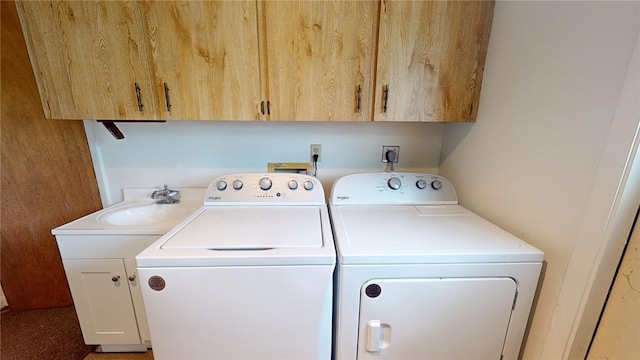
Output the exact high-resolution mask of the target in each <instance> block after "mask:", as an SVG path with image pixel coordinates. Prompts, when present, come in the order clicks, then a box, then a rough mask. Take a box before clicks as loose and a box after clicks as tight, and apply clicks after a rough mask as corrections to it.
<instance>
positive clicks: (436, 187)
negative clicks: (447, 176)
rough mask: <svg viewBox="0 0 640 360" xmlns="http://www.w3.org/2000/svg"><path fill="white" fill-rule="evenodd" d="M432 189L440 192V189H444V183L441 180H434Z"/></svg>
mask: <svg viewBox="0 0 640 360" xmlns="http://www.w3.org/2000/svg"><path fill="white" fill-rule="evenodd" d="M431 188H432V189H433V190H440V189H442V181H440V180H433V181H432V182H431Z"/></svg>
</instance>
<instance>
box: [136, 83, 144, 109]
mask: <svg viewBox="0 0 640 360" xmlns="http://www.w3.org/2000/svg"><path fill="white" fill-rule="evenodd" d="M134 84H135V86H136V98H138V110H140V112H142V109H143V108H144V105H143V104H142V96H141V95H140V85H138V83H134Z"/></svg>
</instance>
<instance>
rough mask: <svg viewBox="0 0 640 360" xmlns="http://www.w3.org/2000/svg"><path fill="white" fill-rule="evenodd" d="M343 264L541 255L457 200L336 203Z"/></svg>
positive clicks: (336, 232) (520, 258) (513, 259)
mask: <svg viewBox="0 0 640 360" xmlns="http://www.w3.org/2000/svg"><path fill="white" fill-rule="evenodd" d="M331 215H332V219H333V222H334V236H335V242H336V247H337V249H338V257H339V260H340V262H342V263H343V264H415V263H463V262H464V263H469V262H474V263H477V262H523V261H542V257H543V254H542V252H541V251H539V250H538V249H536V248H534V247H533V246H531V245H529V244H527V243H525V242H524V241H522V240H520V239H518V238H516V237H515V236H513V235H511V234H509V233H508V232H506V231H504V230H502V229H500V228H498V227H497V226H495V225H493V224H492V223H490V222H488V221H486V220H484V219H483V218H481V217H479V216H477V215H475V214H473V213H472V212H470V211H468V210H466V209H465V208H463V207H461V206H459V205H427V206H424V205H423V206H414V205H395V206H393V205H392V206H380V205H379V206H332V207H331Z"/></svg>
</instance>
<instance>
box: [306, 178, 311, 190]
mask: <svg viewBox="0 0 640 360" xmlns="http://www.w3.org/2000/svg"><path fill="white" fill-rule="evenodd" d="M304 189H305V190H313V183H312V182H311V181H309V180H307V181H305V182H304Z"/></svg>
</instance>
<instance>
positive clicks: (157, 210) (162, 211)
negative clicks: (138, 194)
mask: <svg viewBox="0 0 640 360" xmlns="http://www.w3.org/2000/svg"><path fill="white" fill-rule="evenodd" d="M188 213H189V211H188V210H187V208H185V207H184V206H182V205H181V204H156V203H144V204H133V205H129V206H125V207H121V208H118V209H113V210H112V211H107V212H106V213H104V214H102V215H101V216H100V217H99V219H98V220H99V221H101V222H103V223H106V224H110V225H115V226H142V225H153V224H160V223H167V222H174V223H177V222H179V221H180V220H182V219H184V218H185V217H186V216H187V215H188Z"/></svg>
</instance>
